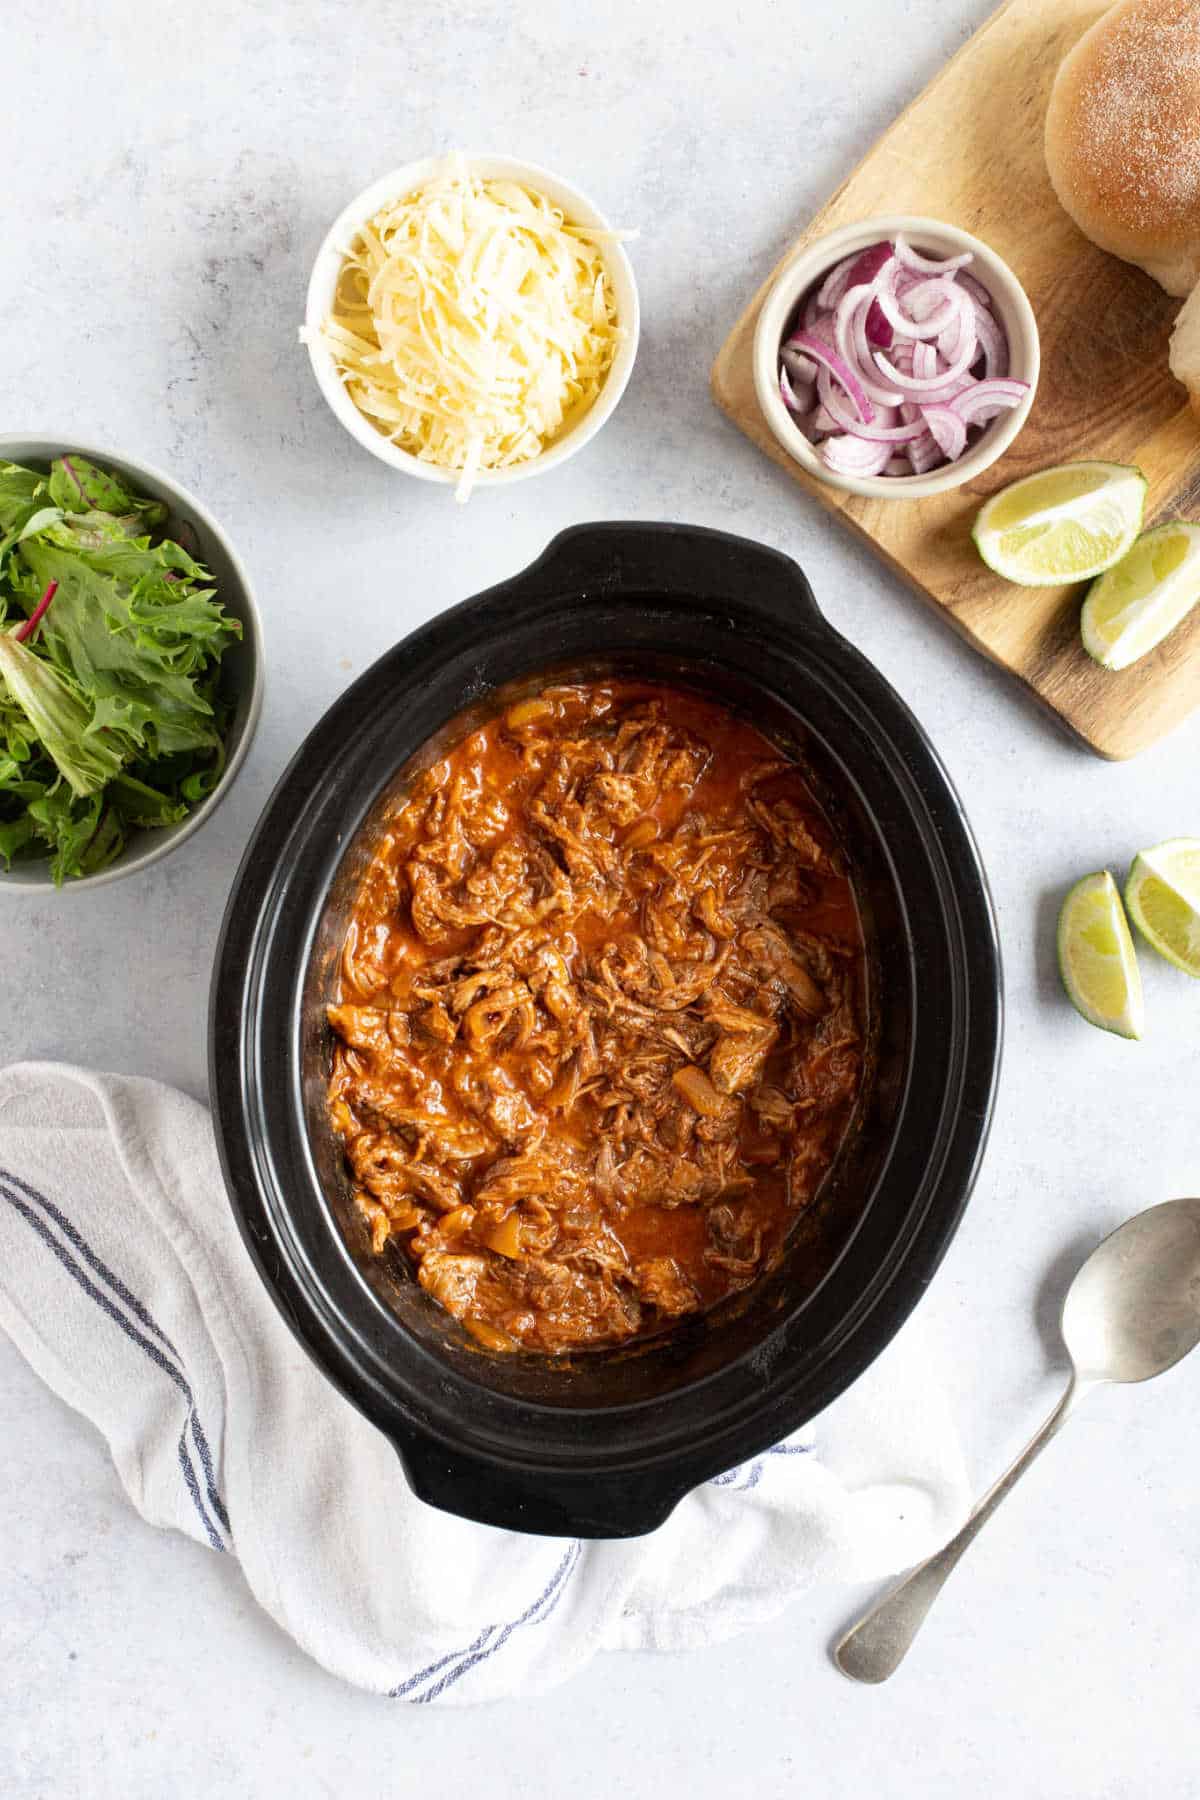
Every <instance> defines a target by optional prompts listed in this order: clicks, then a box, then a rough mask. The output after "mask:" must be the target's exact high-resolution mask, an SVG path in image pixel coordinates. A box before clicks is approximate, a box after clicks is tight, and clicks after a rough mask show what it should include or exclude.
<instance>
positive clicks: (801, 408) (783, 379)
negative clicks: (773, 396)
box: [779, 369, 808, 413]
mask: <svg viewBox="0 0 1200 1800" xmlns="http://www.w3.org/2000/svg"><path fill="white" fill-rule="evenodd" d="M779 392H780V394H781V395H782V397H783V404H784V405H785V406H786V407H787V409H788V411H789V412H790V413H806V412H807V411H808V407H807V406H806V405H805V403H804V402H803V401H802V400H798V399H797V398H796V395H795V393H794V392H793V391H792V384H791V382H790V381H789V380H788V372H787V370H786V369H780V371H779Z"/></svg>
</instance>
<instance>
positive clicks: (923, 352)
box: [912, 344, 938, 381]
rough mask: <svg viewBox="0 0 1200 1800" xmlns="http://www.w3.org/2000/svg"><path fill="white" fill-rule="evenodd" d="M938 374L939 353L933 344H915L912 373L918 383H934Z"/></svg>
mask: <svg viewBox="0 0 1200 1800" xmlns="http://www.w3.org/2000/svg"><path fill="white" fill-rule="evenodd" d="M937 372H938V353H937V351H936V350H935V349H934V347H933V345H932V344H914V345H913V351H912V373H913V374H914V375H915V376H916V378H917V380H918V381H932V379H933V377H934V376H935V375H936V374H937Z"/></svg>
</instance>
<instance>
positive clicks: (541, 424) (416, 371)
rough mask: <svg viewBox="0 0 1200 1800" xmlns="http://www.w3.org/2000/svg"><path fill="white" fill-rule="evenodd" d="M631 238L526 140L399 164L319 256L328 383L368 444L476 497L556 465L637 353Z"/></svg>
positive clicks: (312, 291) (314, 294)
mask: <svg viewBox="0 0 1200 1800" xmlns="http://www.w3.org/2000/svg"><path fill="white" fill-rule="evenodd" d="M621 238H622V234H621V233H619V232H616V231H614V230H613V229H612V227H611V226H610V225H609V223H608V221H607V220H606V219H605V217H604V215H603V214H602V213H601V212H599V211H598V210H597V208H596V207H595V206H594V205H593V204H592V202H591V201H590V200H589V199H588V198H587V197H586V195H584V194H581V193H580V192H579V190H578V189H577V188H574V187H571V186H569V185H568V184H567V183H566V182H564V181H561V180H560V179H559V178H558V177H557V176H556V175H552V174H551V173H550V172H549V171H548V170H546V169H541V168H538V167H537V166H536V165H535V164H533V163H525V162H520V161H518V160H517V159H516V158H515V157H510V156H475V155H472V156H465V155H453V156H441V157H427V158H425V159H424V160H423V161H421V162H414V163H409V164H407V165H406V166H405V167H404V168H402V169H396V170H394V171H393V172H392V173H391V174H390V175H384V176H381V177H380V179H379V180H378V181H375V182H372V184H371V186H370V187H369V188H367V189H365V190H364V192H363V193H361V194H359V195H358V197H357V199H355V200H353V201H351V203H350V205H349V206H347V207H346V208H345V210H344V211H343V212H342V213H341V215H340V216H339V217H338V219H337V220H336V221H335V222H334V224H333V226H332V227H331V229H330V231H329V232H328V234H327V235H326V238H325V240H324V242H323V244H322V245H321V248H320V250H319V252H318V254H317V259H316V262H315V263H314V265H313V272H312V276H311V278H310V280H309V284H308V301H307V305H306V308H305V321H304V324H303V326H302V327H301V330H300V339H301V342H302V343H304V344H305V345H306V346H307V348H308V353H309V357H310V360H311V362H312V367H313V373H314V374H315V375H316V378H317V384H318V386H319V387H320V389H321V392H322V393H323V394H324V396H325V398H326V400H327V401H328V402H329V405H330V407H331V408H332V410H333V412H334V413H335V414H336V415H337V417H338V418H339V419H340V420H341V422H342V424H343V425H344V426H345V427H346V429H347V431H349V433H350V434H351V436H352V437H354V438H356V439H357V441H358V442H359V443H360V444H362V446H363V447H364V449H367V450H369V451H370V452H371V454H372V455H373V456H377V457H378V458H379V459H380V460H381V461H382V462H385V463H387V464H389V465H390V466H391V467H392V468H394V469H400V470H402V471H403V472H404V473H405V474H407V475H416V476H418V477H420V478H421V479H422V480H425V481H438V482H443V483H447V484H452V485H453V486H454V489H455V497H456V499H458V500H465V499H467V497H468V496H469V494H470V493H471V492H472V490H473V489H475V488H477V487H496V486H501V485H504V484H507V483H510V482H513V481H522V480H524V479H526V478H527V477H528V476H530V475H540V474H542V473H544V472H545V471H546V470H547V469H551V468H555V467H557V466H558V465H559V464H560V463H563V462H565V461H566V459H567V458H568V457H569V456H573V455H574V454H575V453H576V451H578V450H581V449H582V448H583V446H584V444H586V443H588V442H589V441H590V439H592V438H593V437H595V435H596V433H597V432H598V431H599V429H600V427H601V425H603V423H604V421H605V420H606V419H607V418H608V417H609V415H610V414H611V413H612V412H613V410H614V408H615V407H616V404H617V402H618V400H619V399H620V398H621V395H622V393H623V392H624V389H625V385H626V383H627V381H628V380H629V375H630V371H631V370H632V368H633V361H634V357H635V355H636V354H637V343H638V298H637V287H636V284H635V282H634V277H633V269H632V267H631V265H630V261H629V257H628V256H627V255H626V252H625V249H624V246H623V243H622V241H621Z"/></svg>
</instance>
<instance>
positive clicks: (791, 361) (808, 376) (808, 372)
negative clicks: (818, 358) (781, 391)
mask: <svg viewBox="0 0 1200 1800" xmlns="http://www.w3.org/2000/svg"><path fill="white" fill-rule="evenodd" d="M779 360H780V362H781V363H782V364H783V366H784V368H785V369H786V370H787V372H788V374H789V375H790V376H791V378H792V380H793V381H794V382H798V383H799V385H800V386H801V387H811V386H812V384H813V382H814V381H815V380H816V379H817V365H816V363H815V362H813V360H812V358H811V357H808V356H805V355H804V354H803V352H802V351H799V350H793V349H792V348H791V347H790V346H789V345H787V344H785V345H784V346H783V349H782V350H781V351H780V352H779Z"/></svg>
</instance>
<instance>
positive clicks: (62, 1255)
mask: <svg viewBox="0 0 1200 1800" xmlns="http://www.w3.org/2000/svg"><path fill="white" fill-rule="evenodd" d="M9 1179H11V1178H10V1177H8V1176H6V1175H5V1174H4V1172H3V1171H2V1170H0V1196H3V1198H4V1199H5V1200H7V1201H8V1203H9V1205H10V1206H11V1207H12V1208H13V1209H14V1211H16V1212H18V1213H20V1214H21V1216H22V1218H23V1219H25V1221H26V1222H27V1224H29V1225H31V1226H32V1227H33V1229H34V1231H36V1232H37V1234H38V1236H39V1237H40V1238H41V1239H42V1240H43V1242H44V1243H45V1244H46V1245H48V1247H49V1248H50V1250H52V1251H53V1253H54V1255H55V1256H56V1257H57V1258H58V1260H59V1262H60V1263H61V1264H62V1266H63V1268H64V1269H66V1271H67V1273H68V1274H69V1275H73V1276H74V1278H75V1280H76V1281H77V1282H78V1283H79V1285H80V1287H81V1288H82V1289H83V1291H84V1293H85V1294H87V1295H89V1297H90V1298H91V1299H93V1300H94V1301H95V1302H96V1304H97V1306H99V1307H100V1309H101V1310H102V1311H103V1312H105V1313H107V1314H108V1316H109V1318H110V1319H111V1320H112V1321H113V1323H114V1324H115V1325H118V1326H120V1328H121V1330H122V1331H123V1332H124V1333H125V1335H126V1337H128V1338H130V1339H132V1341H133V1342H134V1343H135V1344H137V1345H139V1346H140V1348H141V1349H143V1350H144V1351H145V1352H146V1355H147V1356H148V1357H149V1358H150V1360H151V1362H152V1363H154V1364H155V1365H156V1366H157V1367H158V1368H160V1369H161V1370H162V1372H163V1374H164V1375H167V1376H169V1377H170V1379H171V1380H172V1381H173V1382H174V1383H175V1385H176V1386H177V1387H178V1388H180V1389H181V1390H182V1392H183V1394H184V1397H185V1398H186V1399H187V1401H188V1404H189V1407H192V1406H193V1405H194V1403H193V1401H192V1398H191V1389H190V1388H189V1387H188V1384H187V1382H186V1381H185V1380H184V1378H183V1376H182V1375H181V1374H180V1372H179V1370H178V1369H177V1368H175V1366H174V1364H173V1363H171V1362H169V1361H168V1359H167V1358H166V1357H165V1356H164V1355H163V1352H162V1351H161V1349H160V1348H159V1346H158V1345H157V1344H156V1343H154V1342H152V1340H151V1339H150V1338H148V1337H145V1336H144V1335H143V1334H142V1332H140V1331H139V1330H138V1329H137V1327H136V1326H135V1325H132V1324H131V1323H130V1321H129V1320H128V1319H127V1318H126V1316H125V1314H124V1313H122V1312H121V1311H119V1310H118V1308H117V1307H116V1306H115V1305H114V1304H113V1302H112V1300H110V1299H109V1297H108V1295H107V1294H104V1293H101V1291H100V1289H99V1288H98V1287H97V1286H96V1285H95V1283H94V1282H93V1281H92V1280H90V1278H89V1277H88V1276H87V1275H86V1274H85V1273H84V1271H83V1269H82V1268H81V1267H80V1266H79V1264H78V1263H77V1262H76V1260H75V1258H74V1257H73V1256H72V1255H71V1252H70V1251H69V1250H68V1249H67V1248H66V1246H65V1245H64V1244H60V1243H59V1241H58V1239H57V1238H56V1237H55V1236H54V1234H53V1233H52V1232H51V1230H50V1228H49V1226H48V1225H47V1224H46V1223H45V1221H44V1220H43V1219H40V1218H39V1217H38V1215H37V1213H35V1212H34V1210H33V1208H32V1207H31V1206H28V1205H27V1204H26V1202H25V1201H24V1200H22V1199H21V1198H20V1196H19V1195H18V1194H16V1193H14V1192H13V1190H12V1189H11V1188H9V1187H6V1186H4V1185H3V1183H4V1182H5V1181H7V1180H9ZM192 1416H193V1417H194V1416H195V1415H194V1412H193V1414H192ZM179 1463H180V1468H181V1470H182V1473H183V1478H184V1481H185V1483H186V1485H187V1488H188V1492H189V1493H190V1494H191V1496H192V1500H193V1502H194V1504H195V1507H196V1511H197V1512H198V1513H199V1515H200V1521H201V1523H202V1525H203V1526H204V1530H205V1533H206V1535H207V1537H208V1541H209V1543H210V1544H211V1545H212V1547H213V1549H214V1550H224V1548H225V1545H224V1543H223V1542H222V1540H221V1535H220V1533H219V1532H218V1530H217V1528H216V1526H215V1525H214V1524H213V1522H212V1520H211V1518H210V1517H209V1515H208V1512H207V1510H206V1508H205V1505H204V1501H203V1497H202V1496H201V1493H200V1487H199V1483H198V1482H197V1480H196V1472H195V1470H194V1469H193V1467H192V1463H191V1458H190V1457H189V1456H188V1453H187V1422H186V1420H185V1422H184V1428H183V1431H182V1432H181V1433H180V1438H179ZM222 1510H223V1509H222Z"/></svg>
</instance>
